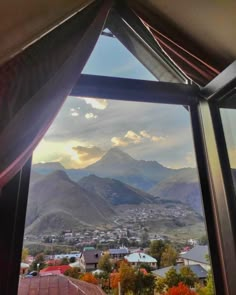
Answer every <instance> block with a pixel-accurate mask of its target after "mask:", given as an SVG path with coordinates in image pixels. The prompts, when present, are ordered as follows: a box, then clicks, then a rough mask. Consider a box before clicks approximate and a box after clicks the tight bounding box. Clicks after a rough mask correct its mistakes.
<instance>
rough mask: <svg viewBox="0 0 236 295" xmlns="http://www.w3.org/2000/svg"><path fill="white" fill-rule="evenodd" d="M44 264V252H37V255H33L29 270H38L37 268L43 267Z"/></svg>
mask: <svg viewBox="0 0 236 295" xmlns="http://www.w3.org/2000/svg"><path fill="white" fill-rule="evenodd" d="M45 266H46V264H45V260H44V254H43V253H39V254H38V255H36V256H35V259H34V261H33V262H32V264H31V266H30V271H32V270H37V271H39V270H41V269H43V268H44V267H45Z"/></svg>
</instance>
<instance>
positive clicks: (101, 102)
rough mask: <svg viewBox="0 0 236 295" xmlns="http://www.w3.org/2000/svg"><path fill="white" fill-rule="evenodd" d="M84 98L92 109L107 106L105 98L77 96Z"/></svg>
mask: <svg viewBox="0 0 236 295" xmlns="http://www.w3.org/2000/svg"><path fill="white" fill-rule="evenodd" d="M79 98H80V99H81V100H84V101H85V102H86V103H87V104H89V105H91V107H92V108H93V109H97V110H105V109H106V108H107V106H108V101H107V100H106V99H97V98H91V97H79Z"/></svg>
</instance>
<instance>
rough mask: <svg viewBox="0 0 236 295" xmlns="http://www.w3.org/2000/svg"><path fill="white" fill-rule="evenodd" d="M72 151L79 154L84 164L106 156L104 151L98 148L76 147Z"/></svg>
mask: <svg viewBox="0 0 236 295" xmlns="http://www.w3.org/2000/svg"><path fill="white" fill-rule="evenodd" d="M72 149H73V150H74V151H75V152H76V153H77V155H78V157H79V159H80V161H82V162H85V161H91V160H94V159H99V158H101V157H102V156H103V155H104V151H103V150H102V149H100V148H99V147H96V146H92V147H85V146H75V147H72Z"/></svg>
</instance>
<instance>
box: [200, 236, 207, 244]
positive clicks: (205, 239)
mask: <svg viewBox="0 0 236 295" xmlns="http://www.w3.org/2000/svg"><path fill="white" fill-rule="evenodd" d="M198 242H199V244H200V245H208V238H207V235H203V236H202V237H201V238H200V239H199V240H198Z"/></svg>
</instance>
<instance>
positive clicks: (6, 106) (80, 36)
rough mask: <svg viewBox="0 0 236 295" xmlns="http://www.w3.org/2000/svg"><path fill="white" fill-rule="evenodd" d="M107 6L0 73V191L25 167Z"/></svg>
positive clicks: (100, 4)
mask: <svg viewBox="0 0 236 295" xmlns="http://www.w3.org/2000/svg"><path fill="white" fill-rule="evenodd" d="M110 6H111V1H109V0H107V1H96V2H94V3H92V4H90V5H89V6H88V7H86V8H85V9H83V10H82V11H80V12H79V13H77V14H75V15H74V16H73V17H71V18H70V19H68V20H67V21H66V22H64V23H62V24H61V25H60V26H58V27H57V28H56V29H54V30H53V31H51V32H50V33H48V34H47V35H45V36H44V37H42V38H41V39H39V40H38V41H37V42H35V43H34V44H32V45H31V46H30V47H28V48H27V49H25V50H24V51H23V52H21V53H20V54H18V55H17V56H15V57H14V58H13V59H11V60H10V61H8V62H7V63H5V64H3V65H2V66H1V67H0V118H1V119H0V187H3V186H4V185H5V184H6V183H7V182H8V181H9V180H10V179H11V178H12V177H13V176H14V175H15V174H16V173H17V172H18V171H19V170H20V169H21V168H22V167H23V165H24V164H25V162H26V161H27V159H29V158H30V156H31V155H32V152H33V150H34V149H35V147H36V146H37V144H38V143H39V141H40V140H41V138H42V137H43V135H44V134H45V132H46V131H47V129H48V128H49V126H50V124H51V123H52V121H53V120H54V118H55V116H56V115H57V113H58V111H59V109H60V107H61V105H62V104H63V102H64V100H65V98H66V97H67V96H68V94H69V93H70V91H71V89H72V88H73V86H74V84H75V83H76V81H77V80H78V79H79V76H80V73H81V71H82V69H83V67H84V65H85V64H86V61H87V60H88V58H89V56H90V54H91V52H92V50H93V48H94V46H95V44H96V41H97V39H98V37H99V35H100V33H101V30H102V28H103V25H104V22H105V20H106V17H107V14H108V12H109V9H110Z"/></svg>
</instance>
